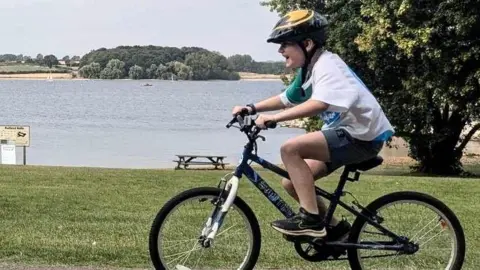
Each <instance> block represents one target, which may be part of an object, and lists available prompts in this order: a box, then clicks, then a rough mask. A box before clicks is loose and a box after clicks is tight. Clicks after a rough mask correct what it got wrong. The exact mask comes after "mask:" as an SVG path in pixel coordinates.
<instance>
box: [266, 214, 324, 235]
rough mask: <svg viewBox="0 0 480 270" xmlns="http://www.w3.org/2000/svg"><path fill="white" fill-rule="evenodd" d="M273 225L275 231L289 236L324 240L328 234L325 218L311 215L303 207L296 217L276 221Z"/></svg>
mask: <svg viewBox="0 0 480 270" xmlns="http://www.w3.org/2000/svg"><path fill="white" fill-rule="evenodd" d="M271 225H272V227H273V228H274V229H275V230H277V231H279V232H281V233H283V234H287V235H295V236H312V237H316V238H322V237H325V235H326V234H327V231H326V230H325V226H324V223H323V217H321V216H320V215H315V214H310V213H308V212H307V211H306V210H305V209H303V208H302V207H300V211H299V213H298V214H296V215H295V216H293V217H291V218H288V219H283V220H276V221H274V222H272V224H271Z"/></svg>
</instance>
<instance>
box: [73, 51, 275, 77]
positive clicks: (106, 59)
mask: <svg viewBox="0 0 480 270" xmlns="http://www.w3.org/2000/svg"><path fill="white" fill-rule="evenodd" d="M284 67H285V65H284V63H282V62H255V61H253V59H252V58H251V57H250V56H249V55H233V56H231V57H228V58H227V57H225V56H223V55H222V54H220V53H218V52H213V51H209V50H207V49H204V48H199V47H182V48H176V47H161V46H119V47H117V48H113V49H106V48H100V49H98V50H94V51H91V52H90V53H88V54H86V55H84V56H83V57H82V58H81V60H80V69H79V75H80V76H82V77H85V78H100V79H122V78H127V77H128V78H131V79H166V80H171V79H174V80H176V79H180V80H214V79H218V80H238V79H240V76H239V74H238V72H255V73H262V74H281V73H283V72H284V69H285V68H284Z"/></svg>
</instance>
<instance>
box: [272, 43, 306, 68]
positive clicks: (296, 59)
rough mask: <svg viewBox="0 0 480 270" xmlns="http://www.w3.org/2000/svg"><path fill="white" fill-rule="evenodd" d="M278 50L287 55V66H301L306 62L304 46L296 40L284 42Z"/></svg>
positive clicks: (284, 55)
mask: <svg viewBox="0 0 480 270" xmlns="http://www.w3.org/2000/svg"><path fill="white" fill-rule="evenodd" d="M278 52H279V53H280V54H282V56H283V57H285V66H286V67H287V68H299V67H301V66H303V63H304V62H305V56H304V54H303V51H302V48H300V46H298V44H297V43H294V42H288V41H287V42H282V44H280V48H279V49H278Z"/></svg>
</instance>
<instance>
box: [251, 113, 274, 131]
mask: <svg viewBox="0 0 480 270" xmlns="http://www.w3.org/2000/svg"><path fill="white" fill-rule="evenodd" d="M268 121H273V122H275V115H270V114H259V115H258V117H257V119H255V125H256V126H257V127H259V128H261V129H266V128H267V127H266V126H265V122H268Z"/></svg>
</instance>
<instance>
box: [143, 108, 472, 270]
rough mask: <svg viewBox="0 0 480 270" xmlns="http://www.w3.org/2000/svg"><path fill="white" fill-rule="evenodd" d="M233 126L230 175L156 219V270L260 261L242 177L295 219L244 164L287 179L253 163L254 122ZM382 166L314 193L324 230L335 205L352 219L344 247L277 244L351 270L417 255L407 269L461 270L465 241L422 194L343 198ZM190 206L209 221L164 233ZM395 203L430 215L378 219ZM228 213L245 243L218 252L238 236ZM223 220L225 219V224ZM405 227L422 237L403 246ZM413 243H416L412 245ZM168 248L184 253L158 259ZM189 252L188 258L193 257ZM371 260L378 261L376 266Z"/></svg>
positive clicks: (175, 201) (347, 174)
mask: <svg viewBox="0 0 480 270" xmlns="http://www.w3.org/2000/svg"><path fill="white" fill-rule="evenodd" d="M234 123H238V124H239V126H235V125H233V124H234ZM232 126H234V127H237V128H239V129H240V131H241V132H244V133H245V134H246V136H247V138H248V141H247V143H246V145H245V147H244V151H243V153H242V155H241V158H240V160H239V163H238V166H237V167H236V168H235V170H234V171H233V172H232V173H229V174H227V175H226V176H225V177H222V178H221V179H220V181H219V182H218V185H217V186H216V187H197V188H193V189H189V190H186V191H183V192H181V193H180V194H178V195H176V196H174V197H173V198H171V199H170V200H169V201H167V203H166V204H165V205H164V206H163V207H162V208H161V209H160V211H159V212H158V213H157V215H156V217H155V219H154V221H153V224H152V226H151V230H150V235H149V252H150V258H151V260H152V263H153V265H154V267H155V268H156V269H179V270H188V269H204V268H201V267H199V266H198V263H199V261H200V259H202V258H205V259H206V262H207V264H208V265H207V266H204V267H206V268H205V269H215V268H217V269H218V268H221V269H227V268H232V269H253V268H254V266H255V264H256V263H257V260H258V256H259V253H260V247H261V232H260V227H259V223H258V220H257V218H256V216H255V214H254V213H253V211H252V210H251V208H250V206H249V205H247V203H246V202H245V201H244V200H243V199H242V198H241V197H239V196H237V192H238V187H239V180H240V179H241V177H242V175H245V176H246V178H247V179H249V180H250V182H251V183H252V184H253V185H254V186H255V187H257V188H258V189H259V190H260V192H261V193H262V194H263V195H264V196H265V197H266V198H267V199H268V201H270V203H272V204H273V206H274V207H275V208H277V209H278V210H279V211H280V212H281V213H282V214H283V215H284V216H285V217H291V216H292V215H294V211H293V210H292V208H291V207H290V206H289V205H288V204H287V203H286V202H285V201H284V200H283V199H282V198H281V197H280V196H279V195H278V194H277V193H276V192H275V191H274V190H273V189H272V188H271V187H270V186H269V185H268V184H267V182H265V180H263V179H262V178H261V177H260V175H259V174H258V173H257V172H256V171H255V170H254V169H253V168H252V167H251V166H250V164H251V162H255V163H257V164H259V165H261V166H262V167H263V168H265V169H267V170H270V171H272V172H275V173H276V174H278V175H280V176H282V177H285V178H287V179H289V175H288V172H287V171H285V170H283V169H282V168H280V167H278V166H276V165H274V164H272V163H270V162H268V161H267V160H264V159H262V158H261V157H259V156H257V150H258V148H257V143H256V140H257V139H259V138H261V139H262V140H263V141H265V137H263V136H261V135H259V133H260V129H258V128H257V127H256V126H255V122H254V120H253V119H252V118H251V117H250V116H248V115H247V112H245V111H244V112H242V113H240V114H239V115H237V116H236V117H234V118H233V119H232V120H231V121H230V122H229V123H228V124H227V128H230V127H232ZM266 126H267V128H268V129H271V128H275V127H276V123H267V125H266ZM248 161H250V163H248ZM382 162H383V159H382V158H381V157H380V156H377V157H376V158H373V159H371V160H367V161H364V162H362V163H359V164H352V165H347V166H344V170H343V172H342V173H341V176H340V180H339V182H338V185H337V187H336V189H335V191H334V192H332V193H329V192H327V191H325V190H323V189H321V188H319V187H315V189H316V194H317V196H321V197H323V198H325V199H327V200H329V201H330V204H329V207H328V210H327V214H326V217H325V224H330V221H331V218H332V216H333V214H334V213H335V210H336V208H337V206H338V205H340V206H341V207H342V208H343V209H345V210H347V211H348V212H350V213H351V214H353V215H354V216H355V217H356V218H355V220H354V222H353V224H352V226H351V230H350V233H349V235H348V239H346V240H344V241H326V240H324V239H314V238H313V237H299V236H295V237H290V236H288V237H287V236H285V235H284V238H285V239H286V240H287V241H290V242H293V243H294V248H295V250H296V252H297V253H298V254H299V255H300V256H301V257H302V258H303V259H305V260H308V261H312V262H320V261H330V260H348V263H349V265H350V267H351V268H352V269H370V268H369V267H367V266H366V264H367V263H369V262H370V261H373V262H374V263H375V262H377V263H379V264H380V266H381V269H387V268H388V265H387V264H390V263H392V260H393V259H395V258H400V262H399V265H400V266H401V267H408V266H409V265H410V264H411V263H412V262H413V259H412V258H413V257H412V256H414V255H418V256H420V254H421V255H422V256H425V258H424V257H421V256H420V258H421V260H420V262H419V265H413V266H410V267H412V268H413V269H415V268H417V267H418V268H419V269H427V268H428V269H430V268H432V267H434V268H435V269H440V268H442V269H443V267H442V266H440V265H439V263H442V262H443V263H446V266H445V269H461V267H462V265H463V261H464V257H465V236H464V232H463V228H462V226H461V224H460V222H459V220H458V218H457V217H456V216H455V214H454V213H453V212H452V210H450V208H448V207H447V206H446V205H445V204H444V203H443V202H441V201H440V200H438V199H436V198H434V197H432V196H430V195H428V194H424V193H420V192H414V191H398V192H392V193H389V194H386V195H383V196H381V197H379V198H377V199H375V200H373V201H372V202H371V203H369V204H368V205H367V206H362V205H361V204H360V203H359V202H358V200H356V198H355V197H354V196H353V194H351V193H350V192H345V191H344V187H345V184H346V182H347V181H351V182H355V181H358V180H359V178H360V174H361V172H365V171H368V170H370V169H373V168H374V167H377V166H379V165H381V164H382ZM352 175H353V176H352ZM346 194H349V195H351V196H352V197H353V198H354V201H353V202H352V204H353V205H352V206H351V205H348V204H346V203H344V202H343V201H342V200H341V197H342V196H345V195H346ZM194 199H196V200H194ZM189 200H190V201H198V202H200V203H207V204H206V206H207V207H208V208H207V209H210V207H213V210H212V209H210V212H209V213H210V215H204V214H201V213H200V211H197V210H196V209H195V210H192V211H187V212H186V215H185V217H183V218H180V219H181V220H183V222H184V225H181V226H180V227H179V226H170V227H169V221H168V218H169V217H170V216H172V215H175V214H178V213H179V212H180V213H181V211H180V210H177V209H179V208H180V207H181V206H182V204H183V203H185V202H187V201H189ZM401 203H410V204H412V205H415V204H418V205H420V206H425V207H426V208H427V210H432V211H433V212H434V214H433V215H431V216H427V215H426V214H425V213H423V212H422V213H418V212H412V211H402V210H401V211H400V212H399V213H397V214H395V212H394V215H393V216H392V217H391V218H386V217H385V215H384V213H385V212H387V213H388V211H385V210H389V211H391V209H390V206H394V208H395V206H396V205H397V204H401ZM202 206H203V205H202ZM357 209H358V210H357ZM395 209H396V208H395ZM234 210H238V211H239V214H240V216H241V218H242V219H243V221H244V223H245V225H246V227H247V233H246V234H245V236H240V237H238V238H239V239H236V240H226V244H225V245H224V246H221V244H222V243H223V242H221V241H222V240H223V239H226V238H228V237H231V236H233V237H236V236H237V234H233V233H232V230H233V228H236V226H235V225H232V226H229V225H228V226H227V225H226V224H227V223H228V222H230V221H232V220H235V217H234V214H233V213H234ZM227 213H228V217H229V218H226V216H227ZM382 213H383V214H382ZM415 216H417V217H418V216H420V217H421V221H420V222H418V223H417V224H413V223H410V222H409V221H405V220H404V219H407V220H408V219H411V218H414V217H415ZM424 219H427V220H426V221H429V222H428V223H427V225H424V226H423V223H422V221H423V220H424ZM390 220H391V221H392V223H391V224H385V223H386V222H388V221H390ZM402 221H403V222H402ZM185 222H188V223H185ZM195 222H198V223H199V224H200V225H199V226H203V227H200V229H198V230H197V229H195V228H194V227H193V224H194V223H195ZM432 222H433V223H435V224H436V225H435V227H433V228H432V229H430V230H428V231H427V232H425V228H426V227H427V226H428V225H429V224H430V223H432ZM367 225H369V226H371V227H372V229H376V230H377V231H376V232H373V231H368V230H365V227H366V226H367ZM391 226H399V228H396V229H395V232H394V229H392V228H391ZM422 226H423V227H422ZM412 227H413V228H417V227H418V228H420V227H421V229H420V230H419V231H418V232H417V233H416V234H415V235H413V236H411V237H410V238H409V237H407V236H406V235H404V234H402V232H403V231H404V230H408V231H412ZM437 227H440V228H437ZM221 228H224V230H223V231H221ZM162 230H163V231H162ZM437 230H440V232H437ZM237 231H238V230H234V231H233V232H237ZM413 231H415V230H413ZM432 231H434V233H436V234H434V235H433V236H432V237H430V236H428V237H427V236H426V235H427V234H429V233H431V232H432ZM445 231H447V233H449V234H450V236H453V239H452V241H451V242H446V241H442V240H441V239H440V241H439V244H440V246H441V247H440V248H439V249H438V250H437V251H438V252H437V251H434V252H428V251H427V252H426V253H422V252H423V247H424V245H425V244H427V243H430V242H432V241H433V240H435V239H436V238H437V237H438V235H439V234H440V233H442V232H445ZM169 232H173V233H174V234H175V235H176V234H180V238H181V240H175V239H173V238H170V237H169V236H168V233H169ZM227 232H230V234H227ZM188 233H192V234H193V235H194V237H191V238H189V239H185V237H186V236H185V235H186V234H188ZM362 233H365V234H366V235H369V234H371V235H372V237H379V238H381V239H376V240H361V236H363V235H362ZM422 234H423V235H422ZM225 235H226V236H225ZM327 237H328V234H327ZM425 237H427V239H426V241H425V242H419V241H420V240H423V239H424V238H425ZM171 239H172V240H171ZM415 239H416V240H417V241H415ZM214 240H215V241H214ZM170 242H175V243H176V244H175V245H174V247H178V246H182V245H184V246H187V251H184V252H179V253H174V254H170V255H165V253H168V251H169V249H168V248H166V247H162V244H165V243H170ZM240 244H247V245H248V248H247V249H246V256H245V257H244V258H243V259H240V260H236V261H235V262H233V263H231V265H225V264H227V261H226V260H227V259H231V258H232V257H233V256H235V255H237V254H239V253H240V252H241V251H240V246H239V245H240ZM219 245H220V246H221V247H220V248H219V249H218V250H219V251H220V252H225V253H222V254H217V253H216V250H214V249H213V248H214V247H216V246H219ZM449 247H451V248H452V250H451V252H450V253H449V259H448V260H447V259H446V258H440V257H438V258H437V256H438V254H439V252H440V251H442V250H444V249H447V248H449ZM196 251H200V252H198V253H200V255H199V254H198V253H196ZM363 251H365V252H367V253H368V252H377V251H384V252H390V253H392V254H383V255H382V254H381V255H375V256H365V257H364V256H361V255H362V254H361V252H363ZM194 252H195V254H194V255H193V257H192V254H193V253H194ZM205 252H206V253H205ZM417 253H418V254H417ZM196 257H198V258H196ZM219 257H220V259H219ZM390 257H392V258H391V259H389V260H387V261H382V259H383V258H390ZM189 259H192V260H191V261H189V263H190V264H187V260H189ZM377 260H380V262H378V261H377ZM429 263H432V264H433V266H432V265H427V264H429ZM395 266H396V264H394V265H393V267H395ZM397 267H398V266H397ZM412 268H409V269H412Z"/></svg>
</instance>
